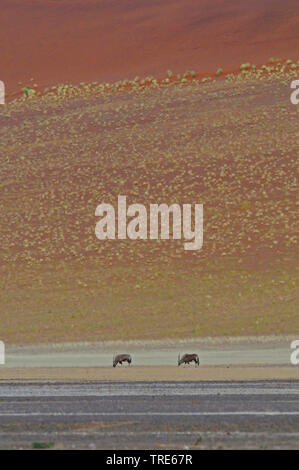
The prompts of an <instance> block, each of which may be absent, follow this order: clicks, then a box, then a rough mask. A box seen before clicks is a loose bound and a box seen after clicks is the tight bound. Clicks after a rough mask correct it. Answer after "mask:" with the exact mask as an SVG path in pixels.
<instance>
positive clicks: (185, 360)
mask: <svg viewBox="0 0 299 470" xmlns="http://www.w3.org/2000/svg"><path fill="white" fill-rule="evenodd" d="M190 362H194V364H195V367H196V366H199V357H198V354H184V355H183V357H182V359H181V355H180V354H179V356H178V366H180V365H181V364H184V365H185V364H190Z"/></svg>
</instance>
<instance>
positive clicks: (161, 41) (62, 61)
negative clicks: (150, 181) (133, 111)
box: [0, 0, 299, 93]
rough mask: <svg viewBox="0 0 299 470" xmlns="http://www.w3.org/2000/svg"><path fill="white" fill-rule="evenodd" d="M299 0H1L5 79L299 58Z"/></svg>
mask: <svg viewBox="0 0 299 470" xmlns="http://www.w3.org/2000/svg"><path fill="white" fill-rule="evenodd" d="M298 32H299V4H298V0H283V1H282V0H250V1H249V0H1V10H0V41H1V68H0V74H1V76H0V79H1V80H4V82H6V85H7V92H8V93H12V92H15V91H16V90H20V88H21V85H20V83H19V82H22V83H23V84H27V83H30V79H31V78H34V81H35V82H36V83H38V84H39V85H40V86H42V87H43V86H47V85H51V84H56V83H59V82H71V83H78V82H80V81H94V80H100V81H116V80H119V79H124V78H133V77H135V76H136V75H138V76H141V77H142V76H146V75H156V76H157V75H158V76H159V75H164V74H165V72H166V70H167V69H171V70H173V71H175V72H183V71H185V70H187V69H194V70H196V71H198V72H203V73H206V72H207V73H210V72H215V70H217V68H218V67H222V68H223V69H224V70H228V69H229V70H232V69H235V68H237V67H238V66H239V65H240V63H242V62H247V61H250V62H253V63H261V62H264V61H266V60H268V59H269V57H271V56H274V57H277V56H278V57H283V58H291V59H297V58H298V54H297V53H298V50H299V33H298Z"/></svg>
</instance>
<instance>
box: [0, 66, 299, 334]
mask: <svg viewBox="0 0 299 470" xmlns="http://www.w3.org/2000/svg"><path fill="white" fill-rule="evenodd" d="M292 65H296V66H297V65H298V63H295V62H293V61H291V63H286V61H282V60H280V59H279V62H274V63H270V64H265V65H264V66H261V67H259V66H257V67H247V66H246V67H245V68H244V67H243V69H241V70H240V71H239V73H237V74H236V73H234V74H230V73H228V74H226V75H225V73H226V72H225V70H224V73H223V75H221V77H220V79H217V80H216V77H215V79H210V80H205V81H203V79H202V77H201V76H199V75H198V74H197V73H196V72H194V73H193V72H191V73H188V74H181V75H180V77H179V76H178V75H176V74H174V73H173V74H169V72H168V73H167V79H168V82H165V79H163V78H162V79H155V78H152V77H148V78H146V79H140V78H138V77H137V78H136V79H135V80H133V81H129V80H126V81H123V82H119V83H116V84H115V83H114V84H111V83H96V82H93V83H91V84H84V83H81V84H80V85H78V86H75V85H58V86H57V87H54V88H51V89H48V90H46V91H45V92H44V93H41V92H39V93H36V95H35V96H33V97H31V98H29V99H28V97H26V98H24V97H21V98H19V99H17V100H14V101H13V102H11V103H9V104H8V106H7V107H6V108H3V109H1V110H0V137H1V139H0V154H1V172H0V175H1V176H0V178H1V179H0V185H1V186H0V190H1V199H0V204H1V214H2V215H1V232H0V242H1V243H0V251H1V260H2V265H1V268H0V269H1V288H2V295H1V301H0V309H1V326H0V333H1V334H0V336H1V339H3V340H4V341H7V342H9V343H25V342H27V343H28V342H46V341H54V342H58V341H65V340H68V341H76V340H78V341H82V340H83V341H84V340H101V339H127V338H151V339H153V338H161V337H183V336H185V337H190V336H204V335H209V336H213V335H219V334H221V335H255V334H257V335H259V334H276V335H277V334H285V333H290V332H292V333H295V332H298V331H299V330H298V327H299V325H298V292H296V285H298V268H297V266H296V264H297V263H296V255H297V254H298V251H297V234H298V227H297V219H298V217H297V215H298V203H297V202H296V188H297V158H298V138H297V137H298V112H299V107H296V106H293V105H291V103H290V100H289V92H290V90H289V83H290V80H291V79H292V78H293V77H295V76H296V73H297V72H296V67H295V68H294V67H292ZM206 78H207V77H206ZM183 80H184V81H183ZM119 194H125V195H127V196H128V202H129V203H134V202H138V203H142V204H145V205H147V204H149V203H151V202H154V203H162V202H166V203H168V204H171V203H175V202H177V203H180V204H183V203H190V204H194V203H203V204H204V246H203V249H202V250H201V251H199V252H186V251H184V249H183V244H182V243H181V241H167V240H164V241H159V242H157V241H136V242H132V241H131V240H124V241H107V242H100V241H99V240H98V239H96V237H95V235H94V227H95V223H96V218H95V216H94V211H95V208H96V206H97V205H98V204H99V203H101V202H109V203H111V204H115V201H116V199H117V196H118V195H119Z"/></svg>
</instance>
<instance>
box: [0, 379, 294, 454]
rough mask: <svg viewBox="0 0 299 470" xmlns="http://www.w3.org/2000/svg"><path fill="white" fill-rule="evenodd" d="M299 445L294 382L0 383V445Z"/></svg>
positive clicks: (10, 446)
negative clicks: (43, 443)
mask: <svg viewBox="0 0 299 470" xmlns="http://www.w3.org/2000/svg"><path fill="white" fill-rule="evenodd" d="M36 441H39V442H41V441H42V442H50V441H51V442H54V443H55V444H56V446H58V447H63V448H106V449H132V448H133V449H137V448H139V449H146V448H151V449H155V448H160V449H161V448H173V447H174V448H193V447H194V446H195V447H197V448H265V447H266V448H299V382H298V381H293V382H286V381H284V382H262V381H260V382H247V383H245V382H244V383H220V382H213V383H211V382H206V383H204V382H200V383H198V382H196V383H190V382H188V383H186V382H185V383H182V382H181V383H132V382H131V383H84V384H83V383H82V384H79V383H76V384H0V448H2V449H4V448H19V447H22V448H28V447H31V445H32V443H33V442H36Z"/></svg>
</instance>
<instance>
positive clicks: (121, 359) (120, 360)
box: [113, 354, 132, 367]
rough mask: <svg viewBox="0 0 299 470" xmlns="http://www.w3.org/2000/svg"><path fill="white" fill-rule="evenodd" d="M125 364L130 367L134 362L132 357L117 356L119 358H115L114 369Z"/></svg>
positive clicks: (127, 355) (125, 355)
mask: <svg viewBox="0 0 299 470" xmlns="http://www.w3.org/2000/svg"><path fill="white" fill-rule="evenodd" d="M123 362H127V363H128V364H129V366H130V365H131V362H132V357H131V355H130V354H117V356H113V367H115V366H116V365H117V364H120V365H122V363H123Z"/></svg>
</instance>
